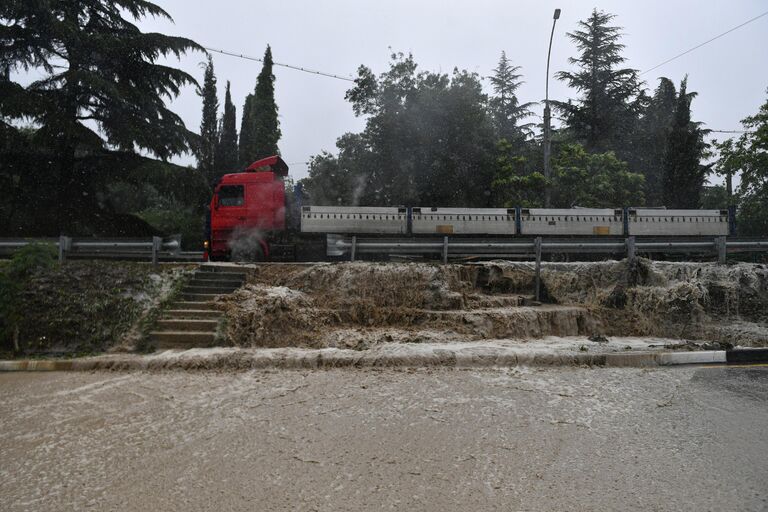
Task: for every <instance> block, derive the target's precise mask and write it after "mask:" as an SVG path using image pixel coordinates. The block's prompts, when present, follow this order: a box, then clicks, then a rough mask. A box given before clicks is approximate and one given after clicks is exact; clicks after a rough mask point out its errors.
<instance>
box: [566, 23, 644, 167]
mask: <svg viewBox="0 0 768 512" xmlns="http://www.w3.org/2000/svg"><path fill="white" fill-rule="evenodd" d="M614 17H615V16H614V15H613V14H606V13H604V12H602V11H598V10H597V9H595V10H593V11H592V15H591V16H590V17H589V18H588V19H587V20H586V21H580V22H579V30H575V31H574V32H570V33H568V37H569V38H570V39H571V40H572V41H573V42H574V43H575V44H576V47H577V48H578V50H579V52H580V55H579V56H578V57H576V58H570V59H568V61H569V62H570V63H571V64H574V65H576V66H577V67H578V68H579V69H578V71H576V72H568V71H561V72H559V73H557V77H558V78H559V79H560V80H564V81H566V82H567V83H568V85H569V86H570V87H573V88H574V89H576V90H578V91H579V92H581V93H582V95H581V98H580V99H578V100H577V101H576V102H575V103H572V102H570V101H569V102H568V103H556V104H555V105H556V106H557V107H558V108H559V109H560V110H561V111H562V112H563V114H564V115H565V119H566V123H567V125H568V127H569V128H570V130H571V131H572V132H573V133H574V135H575V138H576V139H577V142H580V143H582V144H583V145H584V147H585V148H586V149H587V150H588V151H591V152H601V151H607V150H614V151H617V152H618V153H619V155H620V156H621V154H622V153H623V152H626V149H627V148H625V144H626V142H627V141H628V140H630V135H631V134H632V133H633V131H634V129H635V123H636V120H637V115H638V110H639V107H640V106H639V105H638V104H637V101H636V100H637V96H638V94H639V93H640V87H639V83H638V76H637V71H636V70H634V69H629V68H620V67H619V66H621V65H622V63H623V62H624V61H625V60H626V59H625V58H624V57H623V56H622V55H621V52H622V50H623V49H624V45H623V44H621V43H620V42H619V41H620V39H621V27H615V26H610V25H609V23H610V22H611V20H613V18H614Z"/></svg>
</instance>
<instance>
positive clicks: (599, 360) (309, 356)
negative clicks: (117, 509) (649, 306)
mask: <svg viewBox="0 0 768 512" xmlns="http://www.w3.org/2000/svg"><path fill="white" fill-rule="evenodd" d="M755 362H768V349H735V350H729V351H724V350H718V351H700V352H668V351H667V352H613V353H604V354H589V353H581V352H562V353H556V352H544V351H538V352H536V351H531V352H523V351H516V350H512V349H507V348H500V347H473V348H472V349H467V348H462V347H460V346H459V347H457V348H456V349H453V348H451V349H446V348H436V349H434V350H431V351H415V350H409V349H401V350H389V351H376V350H370V351H364V352H361V351H355V350H339V349H236V348H220V349H191V350H182V351H173V350H169V351H165V352H161V353H158V354H150V355H134V354H124V355H104V356H96V357H87V358H82V359H41V360H16V361H0V372H9V371H94V370H112V371H157V370H185V371H189V370H235V371H237V370H250V369H322V368H388V367H390V368H391V367H400V368H406V367H411V368H414V367H449V368H484V367H486V368H487V367H513V366H539V367H541V366H605V367H634V368H638V367H653V366H672V365H685V364H713V363H719V364H725V363H738V364H743V363H755Z"/></svg>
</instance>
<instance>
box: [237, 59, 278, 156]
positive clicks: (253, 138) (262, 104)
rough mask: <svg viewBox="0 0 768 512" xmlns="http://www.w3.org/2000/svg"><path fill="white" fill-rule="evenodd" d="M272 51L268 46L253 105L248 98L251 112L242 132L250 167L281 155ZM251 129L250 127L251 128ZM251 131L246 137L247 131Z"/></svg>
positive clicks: (242, 147)
mask: <svg viewBox="0 0 768 512" xmlns="http://www.w3.org/2000/svg"><path fill="white" fill-rule="evenodd" d="M272 65H273V63H272V49H271V48H270V47H269V45H267V49H266V51H265V52H264V65H263V66H262V68H261V73H259V76H258V78H257V79H256V89H255V90H254V92H253V95H251V98H250V104H249V102H248V99H247V98H246V107H244V108H248V109H249V112H248V113H247V114H246V112H243V127H242V128H241V131H240V159H241V162H243V163H245V164H246V165H247V164H248V163H251V162H253V161H254V160H258V159H260V158H264V157H267V156H271V155H276V154H278V153H279V152H280V150H279V149H278V147H277V142H278V141H279V140H280V122H279V121H278V119H277V104H276V103H275V75H273V74H272ZM248 125H249V126H248ZM246 126H248V128H249V131H248V132H246V137H244V136H243V135H244V132H243V131H244V130H246Z"/></svg>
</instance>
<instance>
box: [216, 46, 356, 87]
mask: <svg viewBox="0 0 768 512" xmlns="http://www.w3.org/2000/svg"><path fill="white" fill-rule="evenodd" d="M203 48H205V49H206V50H208V51H209V52H215V53H220V54H222V55H229V56H230V57H237V58H240V59H246V60H253V61H256V62H264V59H260V58H258V57H251V56H249V55H243V54H242V53H235V52H228V51H226V50H219V49H216V48H209V47H207V46H203ZM272 64H273V65H275V66H281V67H284V68H289V69H295V70H296V71H303V72H304V73H311V74H313V75H320V76H327V77H328V78H335V79H336V80H344V81H346V82H354V81H355V80H354V79H353V78H347V77H343V76H339V75H334V74H333V73H326V72H324V71H316V70H314V69H308V68H304V67H301V66H294V65H292V64H283V63H280V62H273V63H272Z"/></svg>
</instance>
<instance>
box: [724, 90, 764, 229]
mask: <svg viewBox="0 0 768 512" xmlns="http://www.w3.org/2000/svg"><path fill="white" fill-rule="evenodd" d="M741 124H742V126H744V129H745V133H743V134H742V135H741V136H740V137H738V138H735V139H727V140H725V141H724V142H722V143H719V144H717V149H718V150H719V152H720V158H719V159H718V161H717V164H716V167H715V169H716V171H717V172H718V174H721V175H723V176H726V177H728V178H729V179H730V177H731V176H734V175H735V174H737V173H739V174H740V177H741V182H740V184H739V187H738V189H737V190H736V191H735V192H736V198H735V199H738V202H739V216H738V220H739V222H738V230H739V233H740V234H743V235H763V236H765V235H768V100H766V102H765V103H763V105H761V106H760V108H759V110H758V111H757V113H756V114H755V115H752V116H748V117H746V118H744V119H743V120H742V121H741ZM732 199H733V198H732Z"/></svg>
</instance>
